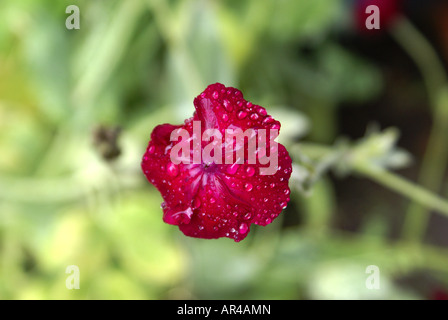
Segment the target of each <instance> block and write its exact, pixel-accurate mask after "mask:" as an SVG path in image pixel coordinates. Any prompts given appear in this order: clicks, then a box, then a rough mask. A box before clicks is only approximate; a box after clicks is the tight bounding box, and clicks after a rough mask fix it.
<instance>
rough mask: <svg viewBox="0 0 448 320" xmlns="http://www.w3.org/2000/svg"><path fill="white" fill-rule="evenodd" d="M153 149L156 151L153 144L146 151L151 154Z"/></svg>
mask: <svg viewBox="0 0 448 320" xmlns="http://www.w3.org/2000/svg"><path fill="white" fill-rule="evenodd" d="M154 151H156V147H155V146H154V145H152V146H150V147H149V149H148V153H149V154H153V153H154Z"/></svg>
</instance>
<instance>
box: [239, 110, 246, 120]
mask: <svg viewBox="0 0 448 320" xmlns="http://www.w3.org/2000/svg"><path fill="white" fill-rule="evenodd" d="M246 116H247V112H246V111H240V112H238V119H240V120H242V119H244V118H246Z"/></svg>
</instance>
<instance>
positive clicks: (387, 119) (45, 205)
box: [0, 0, 448, 299]
mask: <svg viewBox="0 0 448 320" xmlns="http://www.w3.org/2000/svg"><path fill="white" fill-rule="evenodd" d="M375 2H382V3H383V4H382V5H383V6H385V7H381V10H383V8H384V11H383V13H384V16H383V20H381V23H382V25H381V29H380V30H373V31H367V30H366V28H365V26H364V25H363V23H360V21H361V22H362V21H364V20H365V19H366V18H367V17H368V15H365V11H363V10H364V9H363V6H364V7H365V5H366V4H369V3H372V4H375ZM387 3H388V4H385V1H379V0H377V1H364V0H359V1H344V0H299V1H293V0H264V1H259V0H248V1H239V0H228V1H218V0H214V1H212V0H197V1H192V0H191V1H190V0H128V1H115V0H110V1H99V0H90V1H87V0H76V1H74V0H60V1H56V2H55V1H52V0H20V1H12V0H2V1H1V2H0V298H1V299H446V298H448V248H447V246H448V236H447V232H448V218H447V217H446V216H443V215H441V214H440V212H437V211H431V210H429V209H428V208H427V207H421V206H418V205H416V204H415V203H414V201H413V196H412V192H411V193H410V194H408V195H407V196H402V195H398V194H396V193H395V192H394V191H393V190H389V189H388V188H385V187H384V186H382V185H381V183H378V181H376V182H373V181H372V179H369V177H367V176H366V175H365V174H362V170H359V169H360V168H371V167H375V168H378V167H379V168H381V169H382V170H386V171H387V172H393V173H394V174H398V175H400V176H401V177H404V178H405V179H407V180H409V181H412V182H413V183H416V184H418V185H419V186H421V187H422V188H423V187H424V188H426V189H427V190H430V191H432V192H434V193H435V194H439V195H440V196H442V197H444V198H446V197H447V196H448V188H447V187H448V184H447V180H446V170H445V169H446V158H447V155H448V151H447V150H446V149H447V148H448V143H446V137H448V134H447V130H448V120H447V118H448V112H447V109H448V94H447V92H448V89H447V84H446V78H445V77H446V72H445V71H446V65H447V64H446V63H447V61H448V25H447V21H448V3H447V1H435V0H432V1H418V0H403V1H398V0H397V1H393V0H389V1H388V2H387ZM392 3H393V4H397V6H396V7H395V6H393V5H390V4H392ZM69 5H77V6H78V7H79V9H80V17H81V22H80V29H79V30H68V29H67V28H66V26H65V22H66V19H67V17H68V16H69V15H70V14H68V13H66V7H67V6H69ZM400 5H402V6H400ZM215 82H221V83H223V84H225V85H226V86H234V87H236V88H239V89H240V90H241V91H242V92H243V93H244V96H245V98H246V99H247V100H250V101H252V102H254V103H256V104H260V105H262V106H264V107H266V108H267V110H268V112H269V113H271V114H272V115H273V116H274V117H275V118H277V119H278V120H280V121H281V123H282V129H281V132H280V142H282V143H283V144H285V145H286V146H287V148H288V150H290V153H291V156H292V158H293V162H294V173H293V177H292V178H291V181H290V187H291V188H292V190H293V193H292V196H291V202H290V204H289V206H288V208H287V209H286V210H285V211H284V212H283V213H282V214H281V215H280V216H279V218H277V219H276V220H275V221H274V223H272V224H271V225H269V226H268V227H256V226H255V227H253V228H252V229H251V232H250V234H249V235H248V237H247V238H246V239H245V240H244V241H242V242H240V243H234V242H233V241H232V240H230V239H219V240H201V239H194V238H188V237H185V236H184V235H183V234H182V233H181V232H180V231H179V230H178V228H177V227H174V226H170V225H167V224H165V223H163V221H162V210H161V209H160V204H161V202H162V198H161V196H160V194H159V193H158V191H157V190H156V189H155V188H154V187H153V186H152V185H150V184H149V183H148V182H147V181H146V179H145V177H144V175H143V174H142V172H141V169H140V161H141V157H142V155H143V153H144V151H145V148H146V146H147V143H148V140H149V137H150V133H151V131H152V129H153V128H154V127H155V126H156V125H158V124H161V123H172V124H176V123H182V121H183V120H184V119H185V118H187V117H190V116H191V115H192V114H193V111H194V107H193V98H194V97H196V96H197V95H198V94H199V93H201V92H202V91H203V90H204V89H205V88H206V86H207V85H208V84H211V83H215ZM353 159H355V160H353ZM370 178H372V177H370ZM378 179H381V178H378ZM378 179H377V180H378ZM373 180H375V179H373ZM380 182H381V181H380ZM403 191H404V192H405V190H404V189H403ZM70 265H76V266H78V267H79V271H80V289H79V290H68V289H67V288H66V279H67V277H68V276H69V275H70V274H66V268H67V266H70ZM369 265H375V266H378V268H379V270H380V272H381V273H380V285H381V286H380V289H379V290H371V289H368V288H367V287H366V280H367V278H368V276H369V274H368V273H366V268H367V266H369Z"/></svg>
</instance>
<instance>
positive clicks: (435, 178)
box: [392, 19, 448, 241]
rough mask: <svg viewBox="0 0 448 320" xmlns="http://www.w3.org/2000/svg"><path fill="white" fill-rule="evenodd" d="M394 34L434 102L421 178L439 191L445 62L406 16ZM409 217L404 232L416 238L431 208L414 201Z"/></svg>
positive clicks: (447, 119)
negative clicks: (419, 73)
mask: <svg viewBox="0 0 448 320" xmlns="http://www.w3.org/2000/svg"><path fill="white" fill-rule="evenodd" d="M392 35H393V36H394V37H395V40H396V41H397V42H398V43H399V44H400V45H401V46H402V47H403V48H404V49H405V50H406V52H407V53H408V54H409V55H410V56H411V58H412V59H413V60H414V62H415V64H416V65H417V67H418V68H419V69H420V72H421V74H422V77H423V80H424V82H425V85H426V88H427V92H428V95H429V99H430V103H431V105H432V109H433V126H432V129H431V134H430V137H429V140H428V145H427V150H426V152H425V156H424V158H423V162H422V166H421V171H420V174H419V179H418V182H419V184H421V185H422V186H423V187H425V188H427V189H429V190H431V191H434V192H438V191H439V190H440V188H441V185H442V182H443V176H444V172H445V169H446V164H447V161H448V144H447V143H446V137H448V98H446V95H447V92H446V91H447V90H448V86H447V83H448V82H447V78H446V74H445V72H444V66H443V64H442V63H441V62H440V59H439V57H438V55H437V53H436V52H435V50H434V49H433V47H432V46H431V44H430V43H429V42H428V41H427V40H426V38H425V37H424V36H423V35H422V34H421V33H420V31H419V30H417V29H416V28H415V27H414V26H413V25H412V24H411V23H410V21H409V20H407V19H403V20H402V21H400V22H399V23H397V24H396V26H395V28H394V29H393V30H392ZM405 219H406V220H405V223H404V226H403V236H404V237H405V238H407V239H411V240H414V241H416V240H419V239H421V238H422V237H423V236H424V233H425V231H426V228H427V225H428V220H429V211H428V208H425V207H423V206H421V205H419V204H417V203H416V202H413V203H411V204H410V206H409V208H408V211H407V213H406V218H405Z"/></svg>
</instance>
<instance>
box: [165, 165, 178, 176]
mask: <svg viewBox="0 0 448 320" xmlns="http://www.w3.org/2000/svg"><path fill="white" fill-rule="evenodd" d="M166 171H167V173H168V175H170V176H172V177H175V176H177V175H178V174H179V169H178V168H177V165H175V164H174V163H172V162H170V163H169V164H168V165H167V166H166Z"/></svg>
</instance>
